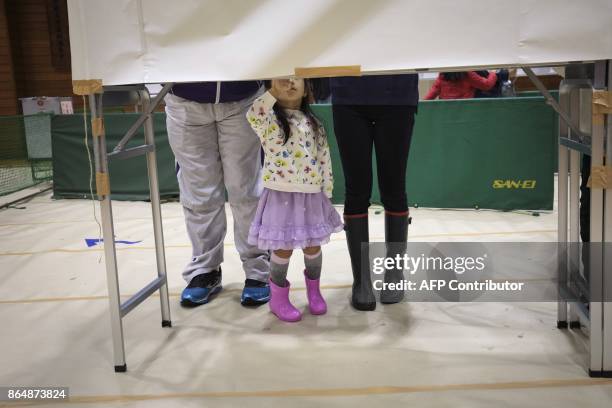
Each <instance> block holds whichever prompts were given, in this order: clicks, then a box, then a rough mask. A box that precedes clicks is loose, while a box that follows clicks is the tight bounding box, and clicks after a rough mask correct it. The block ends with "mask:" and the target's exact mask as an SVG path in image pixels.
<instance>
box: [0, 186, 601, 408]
mask: <svg viewBox="0 0 612 408" xmlns="http://www.w3.org/2000/svg"><path fill="white" fill-rule="evenodd" d="M113 209H114V216H115V232H116V238H117V239H119V240H128V241H142V242H141V243H139V244H134V245H123V244H118V251H117V253H118V259H119V275H120V285H121V291H122V293H123V294H125V295H130V294H133V293H135V292H136V291H138V290H139V289H140V288H141V287H142V286H144V285H145V284H146V283H148V282H149V281H150V280H152V279H153V278H154V276H155V269H154V265H155V258H154V255H155V252H154V244H153V234H152V227H151V222H150V219H151V212H150V209H149V205H148V204H147V203H142V202H114V203H113ZM162 211H163V219H164V234H165V241H166V259H167V265H168V271H169V276H168V280H169V289H170V293H171V298H170V301H171V313H172V323H173V327H172V328H162V327H161V325H160V322H161V317H160V311H159V298H158V297H157V296H155V297H152V298H150V299H148V300H147V301H145V302H144V303H143V304H142V305H140V306H139V307H138V308H137V309H135V310H134V311H132V312H131V313H130V314H129V315H128V316H127V317H126V318H125V319H124V332H125V339H126V353H127V365H128V372H127V373H122V374H117V373H115V372H114V371H113V368H112V366H113V362H112V347H111V333H110V324H109V316H108V300H107V297H106V294H107V289H106V273H105V268H104V262H103V260H102V262H99V261H100V260H101V256H102V252H101V250H102V249H101V248H100V247H93V248H87V246H86V245H85V241H84V239H85V238H97V237H98V227H97V225H96V223H95V221H94V220H93V208H92V202H91V201H86V200H52V199H51V194H50V192H47V193H43V194H41V195H39V196H36V197H34V198H33V199H31V200H29V201H27V202H24V203H20V204H17V205H13V206H11V207H10V208H7V209H3V210H0V282H2V284H1V285H0V322H1V323H2V327H1V328H0V333H1V335H0V386H2V385H4V386H69V387H70V393H71V400H70V401H69V403H67V405H69V406H86V407H107V406H108V407H110V406H112V407H115V406H117V407H145V406H146V407H173V406H177V407H178V406H181V407H213V406H214V407H235V406H248V407H259V406H262V407H263V406H265V407H277V406H278V407H287V406H290V407H312V406H315V407H319V406H330V407H341V406H350V407H370V406H382V407H392V406H402V407H403V406H414V407H447V406H454V407H492V406H495V407H540V406H554V407H576V406H580V407H609V406H611V404H612V380H595V379H590V378H589V377H588V375H587V373H586V371H585V361H584V360H585V358H586V347H585V337H584V336H583V335H582V334H581V333H576V332H572V331H560V330H558V329H556V304H554V303H404V304H398V305H387V306H383V305H378V307H377V309H376V311H375V312H371V313H363V312H357V311H354V310H353V309H352V308H351V307H350V306H349V303H348V298H349V294H350V283H351V274H350V265H349V259H348V253H347V250H346V242H345V239H344V235H343V234H337V235H334V236H333V239H332V242H331V243H330V244H329V245H327V246H325V247H324V266H323V285H324V288H325V289H324V295H325V296H326V298H327V300H328V303H329V312H328V314H327V315H325V316H318V317H315V316H310V315H308V314H307V313H306V314H305V315H304V319H303V321H302V322H300V323H296V324H288V323H282V322H279V321H278V320H277V319H276V318H275V317H274V316H272V315H271V314H270V313H269V311H268V308H267V306H264V307H260V308H256V309H246V308H243V307H241V306H240V304H239V302H238V298H239V295H240V291H241V289H242V281H243V280H244V275H243V272H242V270H241V267H240V260H239V258H238V255H237V253H236V251H235V249H234V246H233V238H232V221H231V211H230V210H229V207H227V213H228V219H229V220H228V222H229V224H228V225H229V228H228V234H227V237H226V240H225V249H226V252H225V262H224V264H223V274H224V291H223V292H222V293H221V295H219V297H218V298H217V299H215V300H214V301H212V302H211V303H210V304H208V305H205V306H201V307H198V308H195V309H184V308H181V307H180V305H179V303H178V300H179V294H180V292H181V290H182V288H183V287H184V285H185V283H184V281H183V280H182V278H181V274H180V272H181V269H182V267H183V266H184V264H185V262H186V261H187V260H188V259H189V257H190V256H191V252H190V245H189V241H188V238H187V235H186V233H185V228H184V224H183V218H182V210H181V207H180V205H179V204H178V203H168V204H164V205H163V208H162ZM338 211H339V212H342V208H341V207H338ZM411 215H412V217H413V220H414V221H413V224H412V226H411V229H410V234H409V235H410V238H409V239H411V240H415V241H417V240H418V241H446V240H457V241H537V242H542V241H555V240H556V226H557V218H556V217H557V216H556V212H550V213H541V214H540V216H537V217H536V216H533V215H531V214H528V213H511V212H497V211H482V210H481V211H465V210H464V211H450V210H432V209H413V210H411ZM370 228H371V236H372V240H373V241H380V240H382V239H383V237H384V230H383V215H382V214H381V213H379V212H377V211H376V209H372V210H371V212H370ZM296 255H298V256H295V257H294V259H293V260H292V262H291V266H290V272H289V278H290V280H292V281H293V285H294V288H295V290H293V291H292V295H291V296H292V299H293V300H294V303H295V304H296V306H298V307H299V308H301V309H304V308H305V306H306V299H305V292H304V289H303V288H304V283H303V281H302V278H301V269H302V268H303V261H302V259H301V255H299V253H297V254H296ZM5 404H6V403H3V402H0V407H1V406H5ZM33 405H35V406H47V405H48V406H58V404H44V403H38V402H37V403H34V404H33Z"/></svg>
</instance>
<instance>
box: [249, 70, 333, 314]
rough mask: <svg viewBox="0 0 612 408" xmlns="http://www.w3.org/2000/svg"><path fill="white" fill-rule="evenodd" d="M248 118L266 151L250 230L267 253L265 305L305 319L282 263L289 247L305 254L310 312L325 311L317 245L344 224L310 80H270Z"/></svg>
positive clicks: (285, 263) (253, 241)
mask: <svg viewBox="0 0 612 408" xmlns="http://www.w3.org/2000/svg"><path fill="white" fill-rule="evenodd" d="M266 87H267V88H268V91H267V92H266V93H264V94H263V95H262V96H261V97H259V98H257V99H256V100H255V102H254V103H253V106H252V107H251V109H250V110H249V111H248V112H247V119H248V121H249V123H250V124H251V127H252V128H253V130H255V133H257V135H258V136H259V139H260V141H261V145H262V147H263V151H264V154H265V157H264V166H263V184H264V191H263V193H262V195H261V198H260V200H259V205H258V207H257V212H256V214H255V217H254V219H253V222H252V224H251V228H250V231H249V238H248V241H249V243H251V244H253V245H257V246H258V247H259V248H260V249H267V250H271V251H272V255H271V259H270V310H271V311H272V313H274V314H275V315H276V316H277V317H278V318H279V319H280V320H283V321H286V322H296V321H298V320H300V319H301V318H302V315H301V313H300V311H299V310H298V309H296V308H295V307H294V306H293V305H292V304H291V302H290V301H289V287H290V284H289V281H287V269H288V267H289V259H290V257H291V254H292V253H293V249H296V248H301V249H302V250H303V252H304V264H305V266H306V268H305V270H304V277H305V281H306V295H307V298H308V306H309V310H310V313H312V314H315V315H319V314H324V313H325V312H326V311H327V304H326V303H325V300H324V299H323V297H322V295H321V292H320V289H319V282H320V276H321V264H322V260H323V256H322V253H321V245H322V244H324V243H327V242H328V241H329V237H330V235H331V234H332V233H334V232H339V231H341V230H342V228H343V224H342V221H341V219H340V215H339V214H338V213H337V212H336V210H335V209H334V207H333V206H332V204H331V202H330V200H329V199H330V198H331V194H332V189H333V178H332V170H331V163H330V153H329V145H328V144H327V137H326V135H325V130H324V128H323V126H322V125H321V123H320V122H319V120H318V119H317V118H316V117H315V116H314V114H313V113H312V111H311V110H310V107H309V102H310V101H311V98H312V96H311V92H312V91H311V88H310V84H309V82H308V81H307V80H303V79H298V78H292V79H282V80H272V81H270V82H269V83H267V84H266Z"/></svg>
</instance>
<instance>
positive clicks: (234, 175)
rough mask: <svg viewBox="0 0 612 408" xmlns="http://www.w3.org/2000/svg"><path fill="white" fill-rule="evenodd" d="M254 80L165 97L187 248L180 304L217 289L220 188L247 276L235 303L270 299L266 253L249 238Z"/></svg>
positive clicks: (255, 155) (255, 159)
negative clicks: (250, 119) (248, 116)
mask: <svg viewBox="0 0 612 408" xmlns="http://www.w3.org/2000/svg"><path fill="white" fill-rule="evenodd" d="M260 85H261V84H260V83H259V82H257V81H241V82H228V83H220V82H217V83H215V82H203V83H194V84H177V85H175V86H174V87H173V89H172V92H171V93H169V94H168V95H167V96H166V98H165V102H166V125H167V128H168V139H169V141H170V146H171V148H172V151H173V152H174V156H175V158H176V168H177V178H178V183H179V189H180V201H181V204H182V206H183V212H184V215H185V223H186V227H187V233H188V235H189V238H190V240H191V245H192V249H193V251H192V258H191V259H190V261H189V262H188V264H187V266H186V267H185V270H184V271H183V277H184V279H185V280H186V281H187V283H188V285H187V287H186V288H185V289H184V290H183V293H182V295H181V304H182V305H184V306H198V305H201V304H205V303H207V302H208V301H209V300H210V299H211V298H212V296H213V295H215V294H217V293H218V292H220V291H221V288H222V285H221V263H222V262H223V247H224V246H223V240H224V238H225V234H226V229H227V223H226V214H225V197H226V194H225V193H226V190H227V198H228V200H229V204H230V208H231V211H232V214H233V217H234V243H235V245H236V250H237V251H238V253H239V254H240V260H241V261H242V267H243V269H244V272H245V275H246V280H245V287H244V290H243V292H242V296H241V303H242V304H243V305H257V304H262V303H265V302H267V301H268V300H269V296H270V294H269V287H268V275H269V254H268V252H267V251H263V250H260V249H258V248H257V247H256V246H253V245H250V244H249V243H248V242H247V236H248V231H249V226H250V224H251V220H252V218H253V216H254V214H255V210H256V209H257V204H258V199H259V195H260V193H261V190H262V186H261V177H260V172H261V159H260V142H259V139H258V138H257V135H255V133H254V132H253V131H252V129H251V127H250V125H249V124H248V122H247V120H246V116H245V115H246V111H247V110H248V108H249V107H250V106H251V104H252V102H253V100H254V99H255V98H256V97H257V96H258V95H259V94H260V93H261V87H260Z"/></svg>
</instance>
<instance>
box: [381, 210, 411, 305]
mask: <svg viewBox="0 0 612 408" xmlns="http://www.w3.org/2000/svg"><path fill="white" fill-rule="evenodd" d="M408 224H410V219H409V218H408V211H406V213H403V214H402V213H388V212H385V242H386V244H387V257H388V258H395V257H396V255H400V256H403V255H404V253H406V245H407V244H406V241H407V240H408ZM402 280H404V271H403V269H399V268H392V269H387V270H386V271H385V276H384V282H385V283H399V282H401V281H402ZM386 287H387V286H386V285H385V288H386ZM403 299H404V291H403V290H390V289H383V290H382V291H381V292H380V302H381V303H386V304H391V303H399V302H401V301H402V300H403Z"/></svg>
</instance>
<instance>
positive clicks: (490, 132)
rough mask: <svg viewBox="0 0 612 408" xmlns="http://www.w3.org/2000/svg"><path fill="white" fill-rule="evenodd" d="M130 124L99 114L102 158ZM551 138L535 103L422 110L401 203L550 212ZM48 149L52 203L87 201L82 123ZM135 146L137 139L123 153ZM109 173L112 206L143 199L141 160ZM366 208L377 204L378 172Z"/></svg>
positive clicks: (58, 128) (165, 168)
mask: <svg viewBox="0 0 612 408" xmlns="http://www.w3.org/2000/svg"><path fill="white" fill-rule="evenodd" d="M313 109H314V111H315V113H316V114H317V115H318V116H319V117H320V118H321V120H322V121H323V123H324V125H325V128H326V129H327V133H328V137H329V142H330V147H331V153H332V161H333V170H334V177H335V186H334V197H333V201H334V202H335V203H343V202H344V177H343V172H342V166H341V162H340V157H339V154H338V146H337V144H336V138H335V135H334V131H333V118H332V112H331V107H330V106H329V105H315V106H314V107H313ZM136 117H137V114H107V115H106V116H105V127H106V137H107V145H108V146H109V147H108V148H109V150H110V149H112V147H114V146H115V145H116V144H117V142H118V141H119V140H120V139H121V137H122V135H123V133H125V131H126V130H127V129H128V128H129V126H130V125H131V123H133V121H134V120H135V119H136ZM154 126H155V140H156V145H157V154H158V159H157V161H158V173H159V178H160V180H159V181H160V193H161V195H162V197H172V196H178V184H177V182H176V177H175V171H174V158H173V155H172V152H171V150H170V147H169V145H168V140H167V136H166V126H165V115H164V114H163V113H156V114H155V116H154ZM90 134H91V133H90ZM556 137H557V116H556V114H555V113H554V112H553V110H552V109H551V108H550V107H549V106H548V105H546V104H545V103H544V101H543V98H541V97H519V98H499V99H470V100H456V101H427V102H422V103H421V104H420V105H419V111H418V114H417V118H416V124H415V129H414V135H413V140H412V147H411V151H410V159H409V163H408V170H407V186H406V187H407V191H408V200H409V202H410V204H411V205H418V206H421V207H440V208H475V207H478V208H491V209H502V210H513V209H527V210H550V209H552V205H553V194H554V172H555V168H556V167H555V166H556V160H557V158H556V155H557V144H556V143H557V142H556ZM52 142H53V170H54V173H53V175H54V193H55V197H86V196H89V164H88V160H87V153H86V150H85V146H84V140H83V117H82V116H80V115H58V116H55V117H53V121H52ZM142 142H143V136H142V132H141V133H140V134H139V136H138V137H137V139H136V140H134V141H132V142H131V145H130V146H136V145H138V144H141V143H142ZM90 148H91V146H90ZM372 160H373V166H374V169H375V168H376V166H375V159H374V158H373V159H372ZM364 165H365V163H364ZM110 172H111V190H112V198H113V199H118V200H143V199H147V198H148V182H147V172H146V162H145V159H144V157H139V158H133V159H128V160H125V161H116V162H111V163H110ZM372 202H373V203H379V202H380V195H379V192H378V183H377V181H376V172H375V171H374V187H373V191H372Z"/></svg>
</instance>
